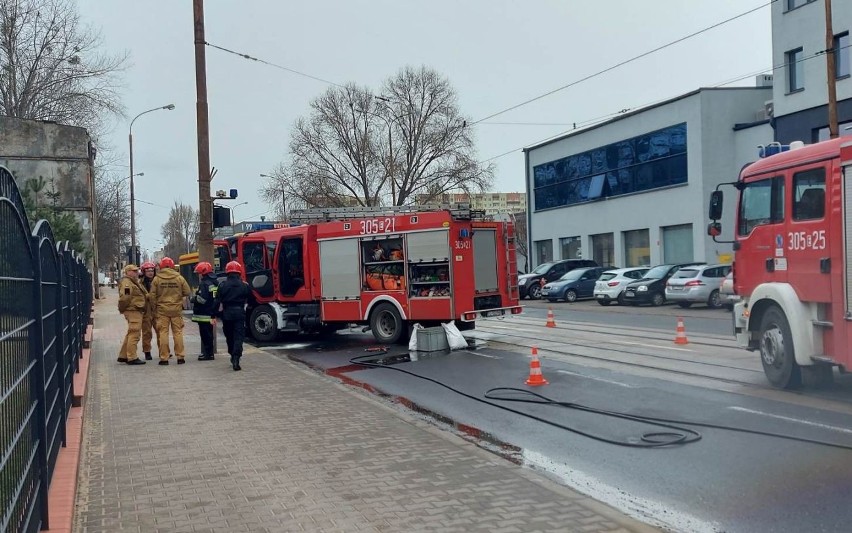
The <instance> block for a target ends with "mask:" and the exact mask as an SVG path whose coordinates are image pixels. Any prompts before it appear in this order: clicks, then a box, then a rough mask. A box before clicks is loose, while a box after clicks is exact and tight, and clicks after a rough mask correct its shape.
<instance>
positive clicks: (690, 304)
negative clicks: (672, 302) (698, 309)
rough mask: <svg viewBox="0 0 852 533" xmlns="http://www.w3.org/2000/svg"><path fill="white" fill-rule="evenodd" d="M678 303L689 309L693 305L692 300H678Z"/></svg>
mask: <svg viewBox="0 0 852 533" xmlns="http://www.w3.org/2000/svg"><path fill="white" fill-rule="evenodd" d="M677 304H678V305H679V306H681V307H682V308H684V309H689V308H690V307H691V306H692V302H678V303H677Z"/></svg>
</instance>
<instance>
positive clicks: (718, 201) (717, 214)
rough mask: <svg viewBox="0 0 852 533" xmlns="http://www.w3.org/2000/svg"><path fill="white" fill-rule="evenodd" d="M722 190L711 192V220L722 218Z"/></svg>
mask: <svg viewBox="0 0 852 533" xmlns="http://www.w3.org/2000/svg"><path fill="white" fill-rule="evenodd" d="M722 202H723V195H722V191H713V192H711V193H710V212H709V217H708V218H710V220H719V219H720V218H722Z"/></svg>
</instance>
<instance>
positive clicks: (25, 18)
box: [0, 0, 127, 133]
mask: <svg viewBox="0 0 852 533" xmlns="http://www.w3.org/2000/svg"><path fill="white" fill-rule="evenodd" d="M100 44H101V36H100V34H99V33H98V32H96V31H94V30H92V29H90V28H87V27H84V26H83V25H82V24H81V22H80V18H79V15H78V13H77V5H76V3H75V2H74V0H0V114H3V115H8V116H12V117H18V118H27V119H34V120H53V121H56V122H60V123H62V124H70V125H74V126H81V127H84V128H86V129H87V130H88V131H90V132H93V133H97V132H99V131H101V130H102V127H103V121H104V119H105V117H106V116H108V115H110V114H120V113H121V112H122V109H121V104H120V99H119V96H118V91H117V89H118V83H119V80H118V74H119V72H120V71H121V70H123V68H124V67H125V64H126V60H127V55H126V54H122V55H117V56H111V55H105V54H102V53H100V52H98V48H99V47H100Z"/></svg>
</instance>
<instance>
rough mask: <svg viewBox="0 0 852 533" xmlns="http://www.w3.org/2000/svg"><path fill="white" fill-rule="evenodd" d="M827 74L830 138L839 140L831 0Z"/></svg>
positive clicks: (827, 23)
mask: <svg viewBox="0 0 852 533" xmlns="http://www.w3.org/2000/svg"><path fill="white" fill-rule="evenodd" d="M825 49H826V54H825V73H826V77H827V78H828V138H829V139H836V138H837V72H836V70H835V67H836V61H837V50H835V49H834V30H833V29H832V22H831V0H825Z"/></svg>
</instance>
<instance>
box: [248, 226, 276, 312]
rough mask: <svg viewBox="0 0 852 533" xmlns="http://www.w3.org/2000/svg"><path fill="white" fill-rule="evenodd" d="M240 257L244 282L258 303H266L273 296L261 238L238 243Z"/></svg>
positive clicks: (270, 273) (270, 270)
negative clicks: (243, 271)
mask: <svg viewBox="0 0 852 533" xmlns="http://www.w3.org/2000/svg"><path fill="white" fill-rule="evenodd" d="M240 256H241V257H242V259H243V268H244V269H245V273H246V282H247V283H248V284H249V287H251V290H252V292H253V293H254V295H255V298H256V299H257V300H258V301H261V302H266V301H269V300H271V299H272V298H273V297H274V296H275V288H274V285H273V277H272V269H271V268H270V265H269V258H268V255H267V253H266V241H265V240H264V239H262V238H260V239H252V238H246V239H242V240H241V241H240Z"/></svg>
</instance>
